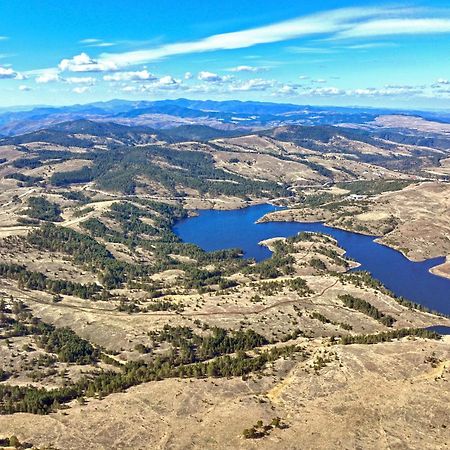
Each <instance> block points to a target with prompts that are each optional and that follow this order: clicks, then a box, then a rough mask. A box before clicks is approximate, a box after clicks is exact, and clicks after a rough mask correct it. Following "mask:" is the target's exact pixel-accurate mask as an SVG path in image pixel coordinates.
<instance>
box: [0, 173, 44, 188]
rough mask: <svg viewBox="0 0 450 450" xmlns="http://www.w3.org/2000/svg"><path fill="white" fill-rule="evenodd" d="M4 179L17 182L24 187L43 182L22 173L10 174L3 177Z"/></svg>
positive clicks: (40, 179) (39, 178) (40, 178)
mask: <svg viewBox="0 0 450 450" xmlns="http://www.w3.org/2000/svg"><path fill="white" fill-rule="evenodd" d="M5 178H9V179H11V180H17V181H20V182H22V183H23V185H24V186H33V185H35V184H36V183H39V182H40V181H42V180H43V178H42V177H32V176H30V175H25V174H23V173H19V172H16V173H10V174H8V175H6V176H5Z"/></svg>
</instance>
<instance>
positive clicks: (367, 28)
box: [0, 0, 450, 109]
mask: <svg viewBox="0 0 450 450" xmlns="http://www.w3.org/2000/svg"><path fill="white" fill-rule="evenodd" d="M178 97H187V98H199V99H206V98H212V99H242V100H261V101H280V102H293V103H298V104H316V105H363V106H385V107H401V108H446V109H450V0H428V1H427V2H408V3H403V2H395V3H381V4H380V2H364V5H363V6H362V2H361V1H359V2H356V1H348V0H341V1H331V0H329V1H325V0H322V1H321V0H316V1H310V0H308V1H302V0H297V1H292V0H289V1H287V0H258V1H256V0H251V1H250V0H227V1H226V2H224V1H220V2H216V1H213V0H209V1H206V0H191V1H180V0H172V1H166V0H146V1H144V0H140V1H134V0H96V1H92V0H25V1H21V2H19V1H6V0H0V106H12V105H31V104H57V105H60V104H71V103H87V102H92V101H100V100H109V99H112V98H126V99H135V100H137V99H139V100H141V99H145V100H153V99H164V98H178Z"/></svg>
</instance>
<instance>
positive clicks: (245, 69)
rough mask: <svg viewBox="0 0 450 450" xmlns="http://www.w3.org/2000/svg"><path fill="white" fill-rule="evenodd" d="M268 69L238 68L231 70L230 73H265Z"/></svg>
mask: <svg viewBox="0 0 450 450" xmlns="http://www.w3.org/2000/svg"><path fill="white" fill-rule="evenodd" d="M266 70H267V67H254V66H237V67H232V68H231V69H229V71H230V72H253V73H257V72H265V71H266Z"/></svg>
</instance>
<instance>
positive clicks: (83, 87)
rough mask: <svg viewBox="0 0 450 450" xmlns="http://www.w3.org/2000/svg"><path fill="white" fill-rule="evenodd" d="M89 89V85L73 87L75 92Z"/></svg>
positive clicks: (82, 92) (79, 92)
mask: <svg viewBox="0 0 450 450" xmlns="http://www.w3.org/2000/svg"><path fill="white" fill-rule="evenodd" d="M88 91H89V86H77V87H76V88H73V89H72V92H75V94H84V93H85V92H88Z"/></svg>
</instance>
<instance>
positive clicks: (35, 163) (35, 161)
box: [12, 158, 42, 169]
mask: <svg viewBox="0 0 450 450" xmlns="http://www.w3.org/2000/svg"><path fill="white" fill-rule="evenodd" d="M12 165H13V166H14V167H16V168H17V169H35V168H36V167H39V166H41V165H42V162H41V160H40V158H20V159H16V160H14V161H13V162H12Z"/></svg>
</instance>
